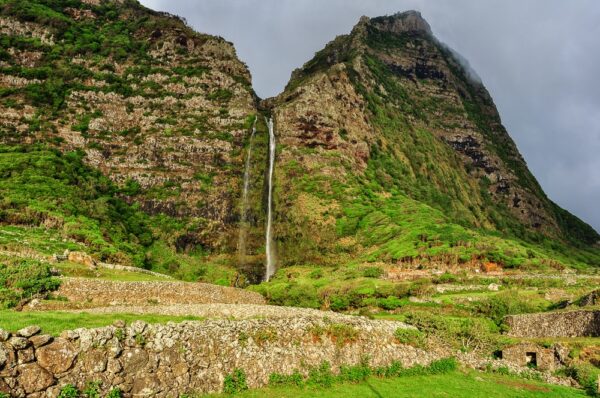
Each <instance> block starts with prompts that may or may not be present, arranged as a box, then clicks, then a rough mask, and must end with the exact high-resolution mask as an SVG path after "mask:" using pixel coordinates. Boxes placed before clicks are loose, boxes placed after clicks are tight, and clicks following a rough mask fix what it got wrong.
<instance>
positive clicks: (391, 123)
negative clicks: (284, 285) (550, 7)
mask: <svg viewBox="0 0 600 398" xmlns="http://www.w3.org/2000/svg"><path fill="white" fill-rule="evenodd" d="M463 63H464V62H463V61H462V60H461V58H460V56H458V55H456V54H455V53H454V52H453V51H452V50H451V49H449V48H448V47H446V46H445V45H443V44H442V43H440V42H439V41H438V40H437V39H435V37H433V35H432V33H431V30H430V28H429V25H428V24H427V22H426V21H425V20H423V19H422V18H421V16H420V14H418V13H416V12H407V13H402V14H396V15H394V16H389V17H380V18H374V19H368V18H363V19H361V21H360V23H359V24H358V25H357V26H356V27H355V28H354V29H353V31H352V33H350V34H349V35H346V36H340V37H338V38H336V39H335V40H334V41H332V42H331V43H329V44H328V45H327V46H326V47H325V49H323V50H322V51H320V52H318V53H317V54H316V55H315V57H314V58H313V59H312V60H311V61H309V62H308V63H306V64H305V65H304V67H303V68H301V69H299V70H297V71H295V72H294V73H293V74H292V79H291V81H290V82H289V84H288V86H287V87H286V90H285V92H284V93H282V94H281V95H280V96H278V97H277V98H276V99H275V100H274V101H273V108H274V110H273V112H274V114H275V119H276V123H277V131H278V134H279V135H280V136H281V138H280V142H281V152H280V155H279V158H278V171H279V172H278V178H277V183H278V185H279V191H278V192H279V203H278V209H279V213H278V214H279V220H278V225H279V229H278V237H279V252H280V253H279V256H280V259H281V261H282V262H283V263H287V264H298V263H303V262H316V263H318V262H321V261H325V262H332V263H336V262H338V261H339V258H340V255H339V253H342V254H343V255H345V256H346V258H347V259H353V260H356V259H358V260H359V261H361V260H362V261H365V260H369V261H373V260H385V261H394V262H398V261H399V262H400V263H406V264H413V263H418V264H428V263H432V264H435V263H449V264H461V263H482V262H486V261H494V262H498V263H501V264H502V265H504V266H512V267H514V266H524V265H530V266H535V267H540V266H543V265H544V264H549V263H552V262H553V261H554V260H558V261H559V262H560V263H562V264H563V265H584V264H598V258H599V257H598V250H597V249H595V248H593V245H594V244H595V243H596V242H598V240H599V235H598V233H597V232H596V231H594V230H593V229H592V228H591V227H590V226H589V225H587V224H585V223H584V222H582V221H581V220H579V219H578V218H576V217H574V216H573V215H571V214H569V213H568V212H566V211H564V210H562V209H561V208H559V207H558V206H557V205H555V204H554V203H553V202H552V201H550V200H549V199H548V198H547V196H546V195H545V194H544V192H543V190H542V189H541V187H540V186H539V184H538V183H537V181H536V180H535V178H534V177H533V175H532V174H531V173H530V172H529V170H528V168H527V165H526V163H525V161H524V160H523V158H522V157H521V155H520V154H519V152H518V150H517V148H516V146H515V144H514V142H513V141H512V139H511V138H510V136H509V135H508V134H507V132H506V130H505V129H504V127H503V126H502V124H501V121H500V117H499V115H498V112H497V110H496V108H495V106H494V103H493V101H492V99H491V98H490V96H489V94H488V92H487V91H486V89H485V87H484V86H483V85H482V83H481V82H480V81H479V79H478V77H477V76H476V75H475V74H474V72H472V71H471V70H470V69H469V67H468V66H467V65H463ZM290 210H291V211H290ZM341 258H344V257H343V256H342V257H341ZM552 259H554V260H552Z"/></svg>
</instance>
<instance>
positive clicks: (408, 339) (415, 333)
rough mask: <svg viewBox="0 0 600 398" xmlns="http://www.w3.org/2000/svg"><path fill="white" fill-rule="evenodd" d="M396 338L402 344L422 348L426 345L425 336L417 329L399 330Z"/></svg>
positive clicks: (395, 335) (395, 333)
mask: <svg viewBox="0 0 600 398" xmlns="http://www.w3.org/2000/svg"><path fill="white" fill-rule="evenodd" d="M394 337H395V338H396V340H398V342H399V343H401V344H407V345H412V346H414V347H422V346H423V344H424V343H425V334H424V333H423V332H421V331H420V330H417V329H405V328H398V329H396V331H395V332H394Z"/></svg>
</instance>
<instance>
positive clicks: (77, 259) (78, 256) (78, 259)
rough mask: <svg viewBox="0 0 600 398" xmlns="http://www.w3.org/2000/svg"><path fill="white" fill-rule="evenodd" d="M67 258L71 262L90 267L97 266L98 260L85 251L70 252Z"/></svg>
mask: <svg viewBox="0 0 600 398" xmlns="http://www.w3.org/2000/svg"><path fill="white" fill-rule="evenodd" d="M67 259H68V260H69V261H71V262H74V263H77V264H82V265H85V266H87V267H89V268H96V261H95V260H94V259H93V258H92V256H90V255H89V254H87V253H84V252H69V254H68V256H67Z"/></svg>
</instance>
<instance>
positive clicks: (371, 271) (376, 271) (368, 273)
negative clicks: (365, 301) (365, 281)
mask: <svg viewBox="0 0 600 398" xmlns="http://www.w3.org/2000/svg"><path fill="white" fill-rule="evenodd" d="M381 275H383V270H382V269H381V268H379V267H367V268H365V269H364V270H363V276H364V277H365V278H379V277H380V276H381Z"/></svg>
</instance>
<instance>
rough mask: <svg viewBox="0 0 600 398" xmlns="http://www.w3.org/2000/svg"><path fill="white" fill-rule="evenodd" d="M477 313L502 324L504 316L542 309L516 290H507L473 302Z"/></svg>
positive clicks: (497, 323)
mask: <svg viewBox="0 0 600 398" xmlns="http://www.w3.org/2000/svg"><path fill="white" fill-rule="evenodd" d="M473 308H474V310H475V313H477V314H480V315H483V316H485V317H487V318H490V319H491V320H493V321H494V322H495V323H496V325H498V326H500V325H501V324H502V322H503V320H504V317H505V316H507V315H512V314H523V313H529V312H536V311H540V310H542V308H540V307H539V306H537V305H535V304H532V303H531V300H530V299H528V298H526V297H523V296H522V295H520V294H519V292H518V291H516V290H507V291H504V292H501V293H498V294H496V295H494V296H492V297H489V298H486V299H484V300H481V301H478V302H476V303H475V304H473Z"/></svg>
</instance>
